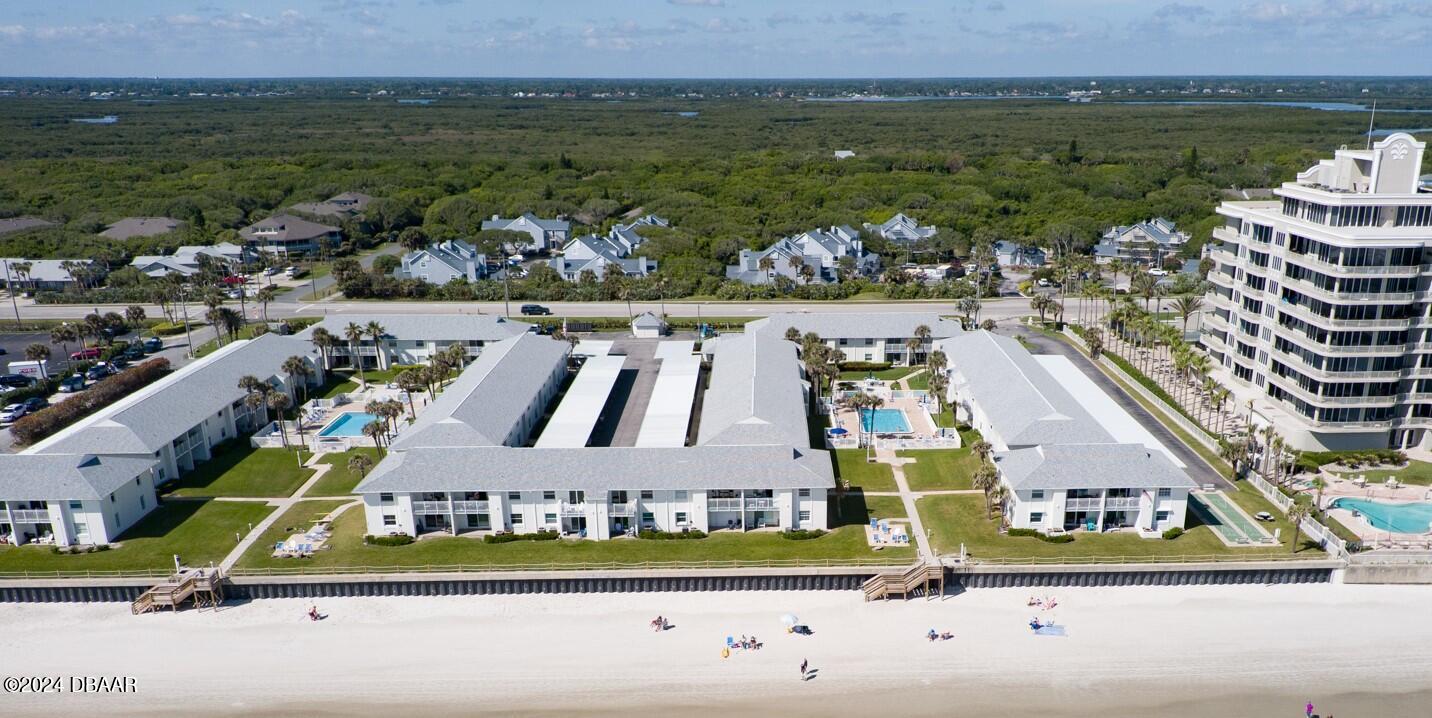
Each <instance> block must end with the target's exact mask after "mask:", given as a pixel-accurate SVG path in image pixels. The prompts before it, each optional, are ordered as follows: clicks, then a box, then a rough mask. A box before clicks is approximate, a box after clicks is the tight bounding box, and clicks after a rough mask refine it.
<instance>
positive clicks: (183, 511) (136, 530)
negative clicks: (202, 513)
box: [115, 499, 209, 543]
mask: <svg viewBox="0 0 1432 718" xmlns="http://www.w3.org/2000/svg"><path fill="white" fill-rule="evenodd" d="M207 503H209V499H193V500H188V499H186V500H184V501H165V502H162V503H160V505H159V506H158V507H156V508H155V509H154V511H153V512H151V513H150V514H149V515H148V516H145V517H144V518H142V519H140V520H139V523H136V524H135V525H133V526H130V527H129V530H127V531H125V532H124V533H122V534H120V535H119V538H117V539H115V540H116V541H119V542H120V543H123V542H125V541H128V540H133V539H145V538H163V537H165V536H168V535H169V533H170V532H171V531H173V530H174V529H175V528H177V527H178V526H180V525H181V524H183V523H184V522H185V521H188V520H189V519H190V518H191V517H193V516H194V514H196V513H199V510H200V509H202V508H204V505H205V504H207Z"/></svg>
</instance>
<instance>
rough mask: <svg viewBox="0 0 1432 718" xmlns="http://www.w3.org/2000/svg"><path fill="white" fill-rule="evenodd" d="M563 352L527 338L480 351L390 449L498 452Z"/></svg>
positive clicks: (561, 346)
mask: <svg viewBox="0 0 1432 718" xmlns="http://www.w3.org/2000/svg"><path fill="white" fill-rule="evenodd" d="M567 352H568V347H567V344H566V342H559V341H557V340H555V339H552V338H551V337H545V336H539V335H536V334H528V333H525V332H524V333H522V334H519V335H517V336H515V337H511V338H508V339H504V340H502V341H500V342H497V343H496V344H492V345H490V346H488V347H486V348H484V349H483V350H482V353H481V354H479V355H478V357H477V359H475V360H473V362H472V364H470V365H469V366H468V367H467V369H465V370H464V371H463V372H462V374H460V375H458V378H457V380H456V381H454V382H453V383H452V384H449V385H448V387H447V389H444V390H443V393H442V395H441V396H439V397H438V399H437V401H434V402H433V403H432V405H430V406H429V407H428V408H427V410H426V411H424V412H423V413H422V415H421V416H419V417H418V420H417V421H416V422H414V423H413V425H412V426H411V427H409V428H408V429H407V430H405V431H403V432H401V433H400V434H399V435H398V438H396V439H394V440H393V448H394V449H413V448H417V447H425V446H426V447H432V446H436V447H473V446H501V445H502V444H503V443H504V442H505V441H506V440H507V437H508V435H509V434H511V433H512V429H513V427H515V426H516V425H517V424H518V422H520V421H521V420H522V417H523V415H524V414H525V413H526V411H527V407H528V406H530V405H531V403H532V400H533V399H534V398H535V397H536V396H537V394H538V393H539V392H540V391H541V390H542V387H543V386H545V385H546V383H547V378H548V377H549V376H550V375H551V374H552V372H553V370H554V369H555V367H557V366H558V365H562V364H565V363H566V361H567ZM469 466H472V467H477V466H481V464H469Z"/></svg>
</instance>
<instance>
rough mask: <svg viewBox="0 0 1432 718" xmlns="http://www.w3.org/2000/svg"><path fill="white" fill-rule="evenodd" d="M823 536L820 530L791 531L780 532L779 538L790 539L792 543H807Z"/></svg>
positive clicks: (823, 533)
mask: <svg viewBox="0 0 1432 718" xmlns="http://www.w3.org/2000/svg"><path fill="white" fill-rule="evenodd" d="M824 535H825V531H822V530H820V529H791V530H789V531H782V532H781V538H785V539H790V540H792V541H808V540H810V539H818V538H820V537H821V536H824Z"/></svg>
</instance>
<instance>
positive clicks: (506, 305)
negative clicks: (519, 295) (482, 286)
mask: <svg viewBox="0 0 1432 718" xmlns="http://www.w3.org/2000/svg"><path fill="white" fill-rule="evenodd" d="M511 273H512V267H511V266H510V265H509V266H505V267H503V268H502V313H503V314H506V315H507V318H508V319H511V318H512V305H511V304H510V302H511V301H512V299H511V296H510V294H509V292H508V291H507V276H508V275H509V274H511Z"/></svg>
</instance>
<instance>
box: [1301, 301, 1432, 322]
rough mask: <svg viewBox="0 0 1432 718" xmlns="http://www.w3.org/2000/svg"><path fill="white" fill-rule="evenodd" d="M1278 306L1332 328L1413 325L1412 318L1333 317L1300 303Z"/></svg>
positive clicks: (1307, 319)
mask: <svg viewBox="0 0 1432 718" xmlns="http://www.w3.org/2000/svg"><path fill="white" fill-rule="evenodd" d="M1277 307H1278V309H1279V310H1280V311H1283V312H1287V313H1288V314H1290V315H1292V316H1295V317H1297V318H1299V319H1302V320H1303V321H1306V322H1310V323H1313V324H1316V325H1318V326H1321V327H1328V328H1330V329H1407V328H1408V327H1410V326H1412V319H1411V318H1405V319H1333V318H1331V317H1325V316H1323V315H1321V314H1317V313H1315V312H1312V311H1310V310H1308V309H1307V308H1306V307H1303V306H1301V305H1298V304H1293V303H1291V302H1284V301H1279V302H1278V304H1277Z"/></svg>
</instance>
